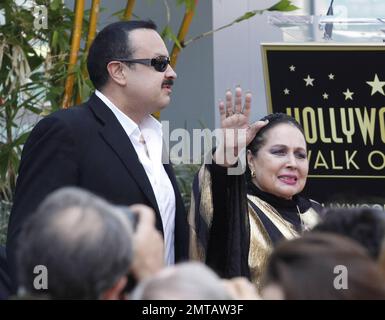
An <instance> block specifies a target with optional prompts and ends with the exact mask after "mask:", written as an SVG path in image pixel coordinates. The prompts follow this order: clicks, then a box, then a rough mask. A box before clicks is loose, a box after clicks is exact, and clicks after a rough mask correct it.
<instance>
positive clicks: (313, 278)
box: [261, 232, 385, 300]
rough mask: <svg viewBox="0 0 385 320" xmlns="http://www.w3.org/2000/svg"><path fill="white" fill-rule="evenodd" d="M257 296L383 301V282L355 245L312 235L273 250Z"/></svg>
mask: <svg viewBox="0 0 385 320" xmlns="http://www.w3.org/2000/svg"><path fill="white" fill-rule="evenodd" d="M272 293H273V294H272ZM261 294H262V297H263V298H265V299H280V298H281V299H282V298H284V299H288V300H292V299H293V300H309V299H310V300H313V299H322V300H329V299H333V300H350V299H385V283H384V278H383V277H382V274H381V272H380V270H379V268H378V266H377V265H376V263H375V262H374V261H373V260H372V259H371V258H370V257H369V255H368V254H367V252H366V250H365V249H364V248H363V247H361V246H360V245H358V244H357V243H356V242H354V241H351V240H350V239H348V238H345V237H341V236H338V235H334V234H330V233H326V232H325V233H316V232H312V233H309V234H306V235H305V236H304V237H302V238H299V239H295V240H291V241H284V242H281V243H280V244H279V245H278V246H277V247H276V249H275V250H274V252H273V253H272V255H271V257H270V260H269V263H268V267H267V272H266V274H265V278H264V282H263V289H262V292H261Z"/></svg>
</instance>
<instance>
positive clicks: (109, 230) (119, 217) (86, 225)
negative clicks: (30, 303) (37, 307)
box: [17, 188, 133, 299]
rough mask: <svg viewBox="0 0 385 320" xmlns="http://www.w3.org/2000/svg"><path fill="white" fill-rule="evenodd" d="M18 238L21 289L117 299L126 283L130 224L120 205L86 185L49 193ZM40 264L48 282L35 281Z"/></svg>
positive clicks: (130, 254)
mask: <svg viewBox="0 0 385 320" xmlns="http://www.w3.org/2000/svg"><path fill="white" fill-rule="evenodd" d="M19 239H20V240H19V244H18V250H17V262H18V264H17V266H18V267H17V271H18V277H19V283H20V286H19V292H20V293H21V294H23V293H24V294H32V295H39V294H45V295H48V296H49V297H50V298H52V299H117V298H119V296H120V294H121V291H122V290H123V288H124V287H125V285H126V281H127V279H126V274H127V273H128V270H129V267H130V265H131V263H132V259H133V248H132V241H133V234H132V228H131V225H130V223H129V221H128V219H127V218H126V217H125V216H124V214H123V212H122V211H120V210H119V209H117V208H116V207H114V206H112V205H110V204H108V203H107V202H106V201H104V200H102V199H100V198H98V197H96V196H94V195H93V194H91V193H89V192H87V191H83V190H81V189H78V188H63V189H60V190H58V191H55V192H54V193H52V194H51V195H49V196H48V197H47V198H46V199H45V200H44V201H43V203H42V204H41V205H40V206H39V207H38V209H37V211H36V213H35V214H33V215H31V216H30V218H29V219H28V220H27V221H26V223H25V224H24V225H23V228H22V232H21V235H20V238H19ZM36 266H43V268H46V271H47V279H46V280H47V281H46V287H44V286H43V287H41V286H38V287H36V281H37V279H38V277H39V274H36V273H34V270H36V269H35V267H36ZM38 270H39V269H38ZM40 270H41V269H40ZM41 275H43V273H42V274H41ZM41 283H43V284H44V280H42V282H41Z"/></svg>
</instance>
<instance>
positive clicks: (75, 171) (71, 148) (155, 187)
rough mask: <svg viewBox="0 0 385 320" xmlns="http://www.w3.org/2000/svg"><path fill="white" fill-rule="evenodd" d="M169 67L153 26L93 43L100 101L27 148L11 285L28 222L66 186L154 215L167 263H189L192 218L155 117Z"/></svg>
mask: <svg viewBox="0 0 385 320" xmlns="http://www.w3.org/2000/svg"><path fill="white" fill-rule="evenodd" d="M169 61H170V60H169V57H168V51H167V48H166V46H165V44H164V42H163V40H162V38H161V37H160V36H159V34H158V33H157V32H156V26H155V25H154V24H153V23H152V22H150V21H149V22H147V21H129V22H117V23H113V24H111V25H108V26H107V27H105V28H104V29H103V30H102V31H101V32H100V33H99V34H98V35H97V36H96V38H95V40H94V42H93V44H92V46H91V48H90V51H89V54H88V65H87V66H88V71H89V75H90V79H91V81H92V82H93V84H94V86H95V88H96V91H95V93H94V94H93V95H92V96H91V98H90V99H89V100H88V101H87V102H86V103H84V104H82V105H80V106H76V107H72V108H69V109H67V110H60V111H58V112H55V113H53V114H51V115H49V116H47V117H46V118H44V119H43V120H41V121H40V122H39V123H38V124H37V125H36V127H35V128H34V130H33V131H32V133H31V135H30V137H29V139H28V141H27V142H26V144H25V146H24V150H23V153H22V159H21V164H20V168H19V177H18V181H17V186H16V193H15V197H14V205H13V208H12V212H11V217H10V222H9V228H8V239H7V256H8V259H9V264H10V270H11V275H12V276H13V278H14V276H15V256H14V253H15V246H16V244H17V238H18V234H19V230H20V227H21V225H22V223H23V221H24V220H25V219H26V217H27V216H29V215H30V214H31V213H32V212H33V211H34V210H35V209H36V208H37V206H38V205H39V203H40V202H41V201H42V200H43V199H44V198H45V197H46V196H47V195H48V194H49V193H51V192H52V191H54V190H56V189H58V188H60V187H63V186H78V187H81V188H84V189H87V190H89V191H91V192H93V193H95V194H97V195H99V196H101V197H103V198H105V199H106V200H108V201H110V202H112V203H114V204H117V205H132V204H135V203H141V204H145V205H148V206H150V207H152V208H153V209H154V211H155V213H156V226H157V228H158V229H159V230H160V231H161V232H162V234H163V238H164V242H165V263H166V264H173V263H174V262H177V261H181V260H184V259H186V258H187V256H188V224H187V216H186V214H185V210H184V206H183V202H182V198H181V196H180V193H179V191H178V187H177V184H176V180H175V175H174V173H173V171H172V167H171V166H170V165H169V164H163V163H162V141H163V140H162V130H161V124H160V123H159V122H158V121H157V120H155V119H154V118H153V117H152V116H151V114H152V113H154V112H156V111H160V110H162V109H163V108H164V107H166V106H167V105H168V104H169V102H170V95H171V92H172V85H173V81H174V80H175V79H176V73H175V72H174V70H173V69H172V68H171V66H170V65H169ZM69 232H71V230H69ZM31 272H32V271H31Z"/></svg>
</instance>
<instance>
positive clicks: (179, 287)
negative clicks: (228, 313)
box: [131, 262, 232, 300]
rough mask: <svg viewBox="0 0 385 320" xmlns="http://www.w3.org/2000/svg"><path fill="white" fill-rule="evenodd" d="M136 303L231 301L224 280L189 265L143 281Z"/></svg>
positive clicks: (198, 265)
mask: <svg viewBox="0 0 385 320" xmlns="http://www.w3.org/2000/svg"><path fill="white" fill-rule="evenodd" d="M131 299H134V300H229V299H232V297H231V296H230V294H229V293H228V291H227V290H226V287H225V285H224V284H223V282H222V281H221V279H220V278H219V277H218V276H217V275H216V274H215V273H214V271H212V270H211V269H210V268H208V267H207V266H205V265H204V264H202V263H199V262H186V263H181V264H177V265H175V266H171V267H168V268H165V269H163V270H162V271H160V272H159V273H157V274H155V275H154V276H152V277H150V278H148V279H146V280H144V281H143V282H141V283H140V284H139V285H138V286H137V288H136V289H135V290H134V291H133V293H132V295H131Z"/></svg>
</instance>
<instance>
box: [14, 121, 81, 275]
mask: <svg viewBox="0 0 385 320" xmlns="http://www.w3.org/2000/svg"><path fill="white" fill-rule="evenodd" d="M73 136H74V133H73V132H71V130H70V129H69V127H68V126H67V125H66V124H65V123H64V121H63V120H60V119H58V118H55V117H52V116H49V117H47V118H45V119H43V120H41V121H40V122H39V123H38V124H37V125H36V127H35V128H34V129H33V130H32V132H31V134H30V136H29V138H28V140H27V142H26V144H25V146H24V149H23V152H22V156H21V162H20V167H19V174H18V179H17V183H16V190H15V195H14V203H13V207H12V211H11V216H10V220H9V225H8V235H7V260H8V264H9V270H10V275H11V278H12V280H13V281H15V279H16V278H15V277H16V269H15V268H16V255H15V253H16V246H17V238H18V234H19V232H20V228H21V226H22V224H23V222H24V221H25V220H26V219H27V217H28V216H29V215H30V214H31V213H32V212H33V211H34V210H35V209H36V208H37V206H38V205H39V204H40V202H41V201H42V200H43V199H44V198H45V197H46V196H47V195H48V194H49V193H51V192H52V191H54V190H55V189H58V188H60V187H63V186H69V185H76V183H77V178H78V170H77V160H76V152H75V140H74V138H73Z"/></svg>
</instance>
